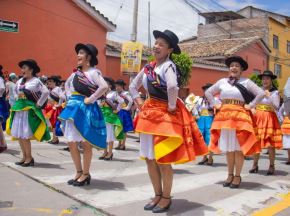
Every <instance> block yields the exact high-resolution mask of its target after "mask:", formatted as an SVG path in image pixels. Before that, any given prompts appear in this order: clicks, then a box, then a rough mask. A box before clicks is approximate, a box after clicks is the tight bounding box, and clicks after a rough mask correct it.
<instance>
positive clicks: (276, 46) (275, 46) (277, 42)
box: [273, 35, 279, 49]
mask: <svg viewBox="0 0 290 216" xmlns="http://www.w3.org/2000/svg"><path fill="white" fill-rule="evenodd" d="M273 47H274V49H279V37H278V36H277V35H273Z"/></svg>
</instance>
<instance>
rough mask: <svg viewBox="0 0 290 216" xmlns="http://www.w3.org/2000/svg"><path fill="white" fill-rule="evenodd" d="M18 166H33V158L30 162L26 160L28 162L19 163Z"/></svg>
mask: <svg viewBox="0 0 290 216" xmlns="http://www.w3.org/2000/svg"><path fill="white" fill-rule="evenodd" d="M20 166H23V167H29V166H34V159H33V158H32V159H31V161H30V162H28V163H23V164H21V165H20Z"/></svg>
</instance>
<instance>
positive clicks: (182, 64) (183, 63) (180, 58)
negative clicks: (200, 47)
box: [147, 52, 192, 87]
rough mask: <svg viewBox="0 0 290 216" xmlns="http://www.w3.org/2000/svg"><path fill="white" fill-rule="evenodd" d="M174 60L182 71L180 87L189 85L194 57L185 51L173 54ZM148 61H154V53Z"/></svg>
mask: <svg viewBox="0 0 290 216" xmlns="http://www.w3.org/2000/svg"><path fill="white" fill-rule="evenodd" d="M172 60H173V62H174V63H175V64H176V66H177V67H178V68H179V70H180V73H181V81H180V87H185V86H187V85H188V82H189V80H190V77H191V67H192V59H191V58H190V57H189V55H188V54H186V53H184V52H183V53H181V54H179V55H177V54H172ZM147 61H148V62H152V61H154V56H153V55H151V56H148V58H147Z"/></svg>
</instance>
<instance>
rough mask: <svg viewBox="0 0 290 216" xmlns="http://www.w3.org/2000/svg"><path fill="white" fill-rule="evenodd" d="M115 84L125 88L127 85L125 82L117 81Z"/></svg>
mask: <svg viewBox="0 0 290 216" xmlns="http://www.w3.org/2000/svg"><path fill="white" fill-rule="evenodd" d="M115 84H116V85H120V86H125V85H126V83H125V82H124V80H117V81H116V82H115Z"/></svg>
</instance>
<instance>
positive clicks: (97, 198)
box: [74, 171, 227, 209]
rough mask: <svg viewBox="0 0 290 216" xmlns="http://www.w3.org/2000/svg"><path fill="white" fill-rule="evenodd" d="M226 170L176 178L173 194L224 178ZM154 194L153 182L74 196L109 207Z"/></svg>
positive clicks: (98, 205)
mask: <svg viewBox="0 0 290 216" xmlns="http://www.w3.org/2000/svg"><path fill="white" fill-rule="evenodd" d="M226 175H227V172H226V171H216V172H210V173H206V174H200V175H191V176H187V177H182V178H176V179H174V186H173V194H176V193H181V192H185V191H189V190H193V189H197V188H201V187H204V186H208V185H213V184H215V183H216V182H219V181H221V180H224V178H225V176H226ZM152 194H153V189H152V185H151V184H146V185H139V186H135V187H127V188H126V189H124V190H110V191H100V192H99V193H97V194H76V195H74V197H76V198H77V199H80V200H82V201H84V202H86V203H89V204H90V205H92V206H95V207H99V208H102V209H104V208H109V207H113V206H120V205H124V204H127V203H132V202H138V201H143V200H144V198H145V199H147V198H149V197H151V196H152Z"/></svg>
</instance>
